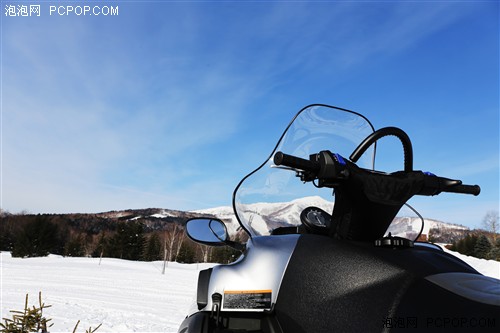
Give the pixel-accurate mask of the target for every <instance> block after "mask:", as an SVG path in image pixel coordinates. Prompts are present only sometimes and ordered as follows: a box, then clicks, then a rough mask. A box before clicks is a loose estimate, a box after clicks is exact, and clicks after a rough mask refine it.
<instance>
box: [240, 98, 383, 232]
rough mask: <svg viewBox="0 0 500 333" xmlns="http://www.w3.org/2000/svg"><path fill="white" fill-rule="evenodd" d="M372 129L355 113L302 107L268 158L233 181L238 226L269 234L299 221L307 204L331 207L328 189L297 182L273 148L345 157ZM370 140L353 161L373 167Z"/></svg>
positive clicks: (304, 155) (302, 154)
mask: <svg viewBox="0 0 500 333" xmlns="http://www.w3.org/2000/svg"><path fill="white" fill-rule="evenodd" d="M373 131H374V129H373V126H372V125H371V123H370V122H369V121H368V119H366V118H365V117H363V116H362V115H360V114H357V113H355V112H352V111H348V110H343V109H339V108H336V107H331V106H326V105H311V106H308V107H306V108H304V109H302V110H301V111H300V112H299V113H298V114H297V115H296V116H295V118H294V119H293V120H292V122H291V123H290V124H289V125H288V127H287V128H286V130H285V132H284V133H283V135H282V136H281V138H280V140H279V141H278V143H277V145H276V147H275V148H274V150H273V151H272V153H271V155H270V156H269V158H268V159H267V160H266V161H265V162H264V163H263V164H262V165H261V166H260V167H259V168H257V169H256V170H255V171H253V172H252V173H250V174H249V175H248V176H246V177H245V178H243V180H242V181H241V182H240V183H239V185H238V186H237V187H236V189H235V191H234V194H233V206H234V210H235V213H236V215H237V217H238V220H239V222H240V224H241V225H242V227H243V228H244V229H245V230H247V231H248V232H249V234H250V235H251V236H261V235H262V236H263V235H269V234H270V233H271V232H272V231H273V230H274V229H276V228H279V227H289V226H296V225H300V213H301V211H302V210H303V209H304V208H306V207H308V206H316V207H319V208H322V209H323V210H325V211H326V212H328V213H332V211H333V206H334V196H333V192H332V189H329V188H317V187H315V186H314V185H313V184H312V183H306V184H304V183H302V182H301V181H300V179H299V178H297V177H296V173H295V172H294V171H292V170H286V169H283V168H278V167H276V166H275V165H274V163H273V157H274V154H275V153H276V152H277V151H282V152H283V153H286V154H290V155H294V156H297V157H302V158H305V159H309V155H311V154H314V153H318V152H320V151H322V150H330V151H331V152H334V153H338V154H340V155H342V156H343V157H344V158H349V156H350V155H351V153H352V152H353V151H354V149H355V148H356V147H357V146H358V145H359V144H360V143H361V142H362V141H363V139H365V138H366V137H367V136H368V135H369V134H370V133H372V132H373ZM374 157H375V148H374V146H372V147H371V148H370V149H369V150H367V151H366V152H365V153H364V155H363V156H362V157H361V159H360V160H358V162H357V165H358V166H360V167H362V168H366V169H373V163H374Z"/></svg>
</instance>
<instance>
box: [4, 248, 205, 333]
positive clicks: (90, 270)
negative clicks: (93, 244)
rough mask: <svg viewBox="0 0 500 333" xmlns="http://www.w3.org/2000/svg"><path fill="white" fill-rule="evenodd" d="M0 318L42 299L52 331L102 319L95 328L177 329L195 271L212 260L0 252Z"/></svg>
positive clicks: (192, 292)
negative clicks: (21, 255) (142, 259)
mask: <svg viewBox="0 0 500 333" xmlns="http://www.w3.org/2000/svg"><path fill="white" fill-rule="evenodd" d="M1 265H2V290H1V296H2V298H1V317H2V318H11V314H10V313H9V311H11V310H22V309H23V307H24V301H25V296H26V294H29V297H30V299H29V305H31V306H32V305H37V306H38V293H39V292H40V291H41V292H42V301H43V302H44V303H45V304H47V305H52V306H51V307H50V308H48V309H46V310H45V311H44V315H45V316H46V317H47V318H52V322H53V323H54V326H52V328H51V329H50V331H51V332H72V331H73V328H74V326H75V324H76V323H77V321H78V320H81V322H80V324H79V326H78V327H79V329H78V330H77V331H78V332H84V331H85V330H86V329H88V328H89V327H92V328H95V327H96V326H97V325H99V324H101V323H102V326H101V327H100V328H99V330H98V331H97V332H177V329H178V327H179V325H180V323H181V322H182V320H183V319H184V317H185V316H186V314H187V313H188V312H189V310H190V308H191V306H192V304H194V303H195V295H196V294H195V290H196V285H197V280H198V272H199V270H201V269H204V268H207V267H210V266H213V265H212V264H199V265H197V264H192V265H182V264H178V263H171V262H169V263H168V267H167V268H166V271H165V274H164V275H163V274H162V268H163V262H161V261H156V262H137V261H127V260H120V259H111V258H103V259H102V261H101V263H100V264H99V258H70V257H66V258H64V257H61V256H54V255H51V256H49V257H44V258H27V259H21V258H12V257H11V255H10V253H8V252H2V253H1Z"/></svg>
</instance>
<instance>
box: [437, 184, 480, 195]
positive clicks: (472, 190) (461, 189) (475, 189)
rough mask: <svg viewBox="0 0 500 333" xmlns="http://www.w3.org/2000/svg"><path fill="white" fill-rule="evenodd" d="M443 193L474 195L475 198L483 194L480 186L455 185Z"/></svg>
mask: <svg viewBox="0 0 500 333" xmlns="http://www.w3.org/2000/svg"><path fill="white" fill-rule="evenodd" d="M442 192H448V193H461V194H472V195H474V196H477V195H479V193H481V187H480V186H479V185H463V184H460V185H454V186H450V187H447V188H445V189H443V190H442Z"/></svg>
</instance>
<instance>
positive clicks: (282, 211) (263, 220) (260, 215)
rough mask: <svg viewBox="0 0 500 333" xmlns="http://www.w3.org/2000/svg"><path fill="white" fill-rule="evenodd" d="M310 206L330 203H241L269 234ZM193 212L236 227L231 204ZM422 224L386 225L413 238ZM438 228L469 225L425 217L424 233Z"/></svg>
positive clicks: (400, 220) (315, 199)
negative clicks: (244, 204)
mask: <svg viewBox="0 0 500 333" xmlns="http://www.w3.org/2000/svg"><path fill="white" fill-rule="evenodd" d="M309 206H315V207H319V208H321V209H323V210H324V211H326V212H329V213H330V212H331V211H332V208H333V203H332V202H330V201H327V200H325V199H323V198H321V197H319V196H311V197H304V198H300V199H296V200H293V201H290V202H277V203H254V204H249V205H246V206H240V209H241V211H242V212H243V215H244V216H245V218H246V219H247V221H250V222H249V223H250V224H251V225H252V227H253V228H254V229H255V230H256V231H257V232H258V233H260V234H268V233H269V229H275V228H278V227H280V226H286V225H300V212H301V211H302V210H303V209H304V208H306V207H309ZM194 213H197V214H201V215H203V214H207V215H212V216H216V217H218V218H220V219H222V220H223V221H225V222H226V225H227V227H228V231H229V233H230V234H233V233H234V232H236V230H238V229H239V224H238V221H237V220H236V217H235V215H234V212H233V209H232V207H229V206H223V207H216V208H211V209H204V210H198V211H195V212H194ZM421 227H422V222H421V220H420V218H418V217H407V216H401V217H396V218H395V219H394V221H393V222H392V224H391V226H390V227H389V229H388V232H391V234H392V235H393V236H401V237H406V238H410V239H413V238H415V237H416V235H418V233H419V232H420V229H421ZM431 229H435V230H439V231H440V232H441V233H447V236H448V237H453V235H456V236H458V238H461V237H463V233H464V231H468V230H469V228H468V227H465V226H462V225H457V224H451V223H445V222H441V221H437V220H434V219H424V227H423V230H422V234H423V235H429V230H431Z"/></svg>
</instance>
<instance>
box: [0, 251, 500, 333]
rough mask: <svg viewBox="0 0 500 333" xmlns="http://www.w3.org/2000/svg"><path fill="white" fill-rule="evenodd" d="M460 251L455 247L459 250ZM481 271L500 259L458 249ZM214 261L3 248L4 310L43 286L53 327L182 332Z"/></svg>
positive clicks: (492, 269) (34, 298) (496, 271)
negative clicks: (31, 253)
mask: <svg viewBox="0 0 500 333" xmlns="http://www.w3.org/2000/svg"><path fill="white" fill-rule="evenodd" d="M453 254H455V253H453ZM456 255H457V256H459V257H460V258H461V259H462V260H464V261H466V262H468V263H469V264H470V265H471V266H473V267H475V268H476V269H477V270H478V271H480V272H481V273H483V274H485V275H488V276H492V277H495V278H497V279H500V262H496V261H491V260H482V259H476V258H472V257H467V256H462V255H460V254H456ZM209 266H211V265H210V264H200V265H197V264H192V265H183V264H177V263H168V267H167V269H166V272H165V274H164V275H163V274H162V267H163V262H136V261H126V260H119V259H110V258H103V259H102V261H101V263H100V264H99V259H98V258H63V257H60V256H52V255H51V256H49V257H45V258H29V259H20V258H12V257H11V255H10V253H7V252H2V253H1V270H2V271H1V279H2V280H1V288H2V290H1V312H2V313H1V316H2V318H6V317H11V316H10V313H9V311H10V310H21V309H22V308H23V306H24V299H25V295H26V294H29V295H30V302H29V303H30V304H31V305H38V292H39V291H41V292H42V299H43V301H44V302H45V304H50V305H52V307H50V308H48V309H46V310H45V312H44V314H45V315H46V317H47V318H52V321H53V323H54V325H53V326H52V328H51V329H50V331H51V332H53V333H54V332H72V331H73V328H74V326H75V324H76V322H77V321H78V320H81V323H80V325H79V326H78V330H77V332H85V330H86V329H88V328H89V327H90V326H91V327H93V328H95V327H96V326H97V325H99V324H101V323H102V326H101V327H100V328H99V330H98V331H97V332H98V333H103V332H177V328H178V327H179V325H180V323H181V322H182V320H183V318H184V317H185V315H186V314H187V313H188V312H189V310H190V308H191V305H192V304H193V303H194V301H195V295H196V294H195V290H196V284H197V279H198V271H199V270H201V269H204V268H207V267H209Z"/></svg>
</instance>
